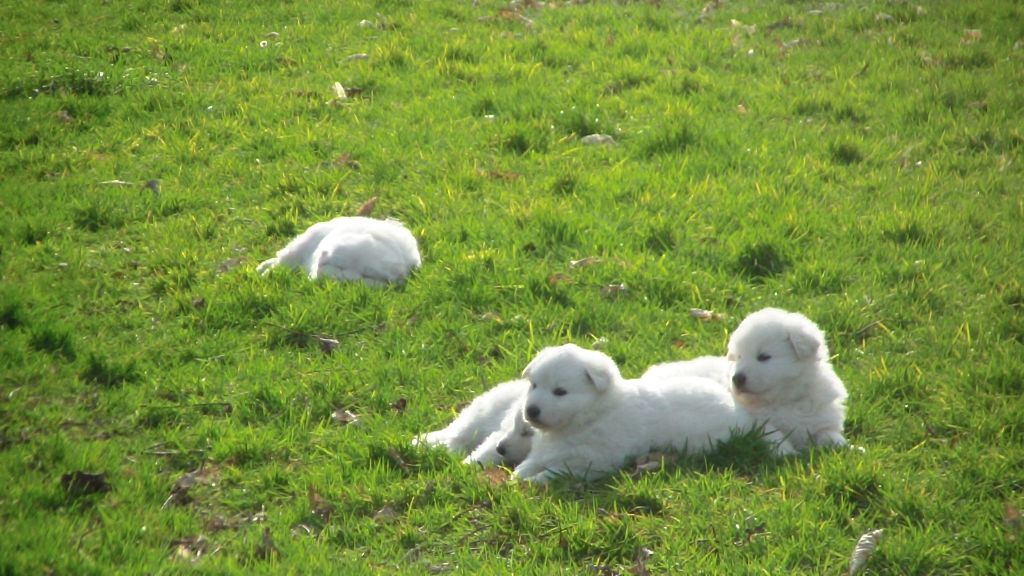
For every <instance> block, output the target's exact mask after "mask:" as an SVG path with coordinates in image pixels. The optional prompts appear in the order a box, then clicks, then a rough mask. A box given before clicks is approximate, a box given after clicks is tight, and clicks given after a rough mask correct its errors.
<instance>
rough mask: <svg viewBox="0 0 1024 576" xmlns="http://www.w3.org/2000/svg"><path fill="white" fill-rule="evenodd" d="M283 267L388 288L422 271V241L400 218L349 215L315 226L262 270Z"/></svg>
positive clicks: (317, 275)
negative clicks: (418, 242)
mask: <svg viewBox="0 0 1024 576" xmlns="http://www.w3.org/2000/svg"><path fill="white" fill-rule="evenodd" d="M282 265H283V266H288V267H290V268H296V269H301V270H304V271H305V272H306V273H308V274H309V277H310V278H312V279H314V280H315V279H316V278H320V277H327V278H334V279H335V280H342V281H346V280H362V281H363V282H365V283H367V284H370V285H384V284H388V283H392V282H399V283H400V282H404V281H405V279H406V278H407V277H408V276H409V273H410V272H412V270H413V269H414V268H419V266H420V252H419V246H418V245H417V243H416V238H415V237H414V236H413V235H412V233H411V232H409V230H408V229H407V228H406V227H405V226H403V225H402V223H401V222H399V221H397V220H377V219H374V218H366V217H363V216H343V217H341V218H335V219H333V220H328V221H326V222H318V223H316V224H313V225H312V226H310V227H309V228H307V229H306V231H305V232H303V233H302V234H299V235H298V236H296V237H295V239H294V240H292V241H291V242H289V243H288V245H286V246H285V247H284V248H282V249H280V250H278V252H277V255H276V256H275V257H274V258H270V259H269V260H265V261H263V262H262V263H261V264H260V265H259V266H258V267H257V268H256V271H257V272H259V273H260V274H266V273H267V272H268V271H269V270H270V269H271V268H274V267H275V266H282Z"/></svg>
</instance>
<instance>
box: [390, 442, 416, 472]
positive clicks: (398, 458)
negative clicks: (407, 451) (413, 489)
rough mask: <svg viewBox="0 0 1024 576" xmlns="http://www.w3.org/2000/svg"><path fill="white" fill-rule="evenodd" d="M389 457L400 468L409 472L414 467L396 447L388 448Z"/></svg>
mask: <svg viewBox="0 0 1024 576" xmlns="http://www.w3.org/2000/svg"><path fill="white" fill-rule="evenodd" d="M388 459H389V460H391V463H392V464H394V465H395V466H396V467H398V468H399V469H400V470H404V471H406V472H408V471H409V470H411V469H412V467H411V466H409V463H408V462H406V461H405V459H404V458H402V455H401V454H399V453H398V450H395V449H394V448H388Z"/></svg>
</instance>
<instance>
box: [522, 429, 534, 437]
mask: <svg viewBox="0 0 1024 576" xmlns="http://www.w3.org/2000/svg"><path fill="white" fill-rule="evenodd" d="M519 435H520V436H522V437H523V438H529V437H530V436H533V430H523V431H522V433H520V434H519Z"/></svg>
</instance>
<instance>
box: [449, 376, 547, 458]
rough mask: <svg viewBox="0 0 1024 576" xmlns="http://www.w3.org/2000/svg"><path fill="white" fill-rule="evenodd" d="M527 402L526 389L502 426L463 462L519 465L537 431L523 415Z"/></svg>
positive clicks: (511, 408)
mask: <svg viewBox="0 0 1024 576" xmlns="http://www.w3.org/2000/svg"><path fill="white" fill-rule="evenodd" d="M524 382H525V381H524ZM525 402H526V390H525V389H524V391H523V395H522V396H521V397H520V399H519V400H517V401H516V402H515V404H513V405H512V406H511V407H510V408H509V410H508V412H506V413H505V419H504V420H502V422H501V428H500V429H498V430H497V431H495V432H492V433H491V435H490V436H488V437H487V438H485V439H484V441H483V442H482V443H481V444H480V445H479V446H477V447H476V450H473V453H472V454H470V455H469V456H467V457H466V459H465V460H463V462H465V463H467V464H473V463H476V464H484V465H487V464H501V465H503V466H508V467H511V468H514V467H516V466H517V465H519V463H520V462H522V461H523V460H524V459H525V458H526V455H527V454H529V453H530V448H531V446H532V444H533V435H534V434H535V432H536V431H535V430H534V428H533V426H531V425H530V423H529V422H527V421H526V418H525V417H524V416H523V404H525Z"/></svg>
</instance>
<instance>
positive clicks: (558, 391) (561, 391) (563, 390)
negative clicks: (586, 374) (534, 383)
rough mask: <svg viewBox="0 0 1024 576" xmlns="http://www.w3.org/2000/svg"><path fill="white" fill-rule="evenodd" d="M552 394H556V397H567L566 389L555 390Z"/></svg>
mask: <svg viewBox="0 0 1024 576" xmlns="http://www.w3.org/2000/svg"><path fill="white" fill-rule="evenodd" d="M551 393H552V394H554V395H555V396H565V395H566V391H565V388H555V389H554V390H552V391H551Z"/></svg>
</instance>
